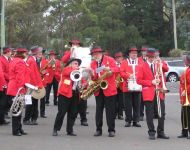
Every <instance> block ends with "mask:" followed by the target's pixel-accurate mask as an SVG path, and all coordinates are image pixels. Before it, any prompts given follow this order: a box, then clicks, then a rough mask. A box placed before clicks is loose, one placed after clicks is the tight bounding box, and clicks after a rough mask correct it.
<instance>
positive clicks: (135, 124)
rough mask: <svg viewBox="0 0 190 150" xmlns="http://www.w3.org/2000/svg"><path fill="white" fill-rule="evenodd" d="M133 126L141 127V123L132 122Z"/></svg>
mask: <svg viewBox="0 0 190 150" xmlns="http://www.w3.org/2000/svg"><path fill="white" fill-rule="evenodd" d="M133 127H141V125H140V124H139V123H138V122H133Z"/></svg>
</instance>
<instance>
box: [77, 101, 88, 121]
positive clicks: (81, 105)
mask: <svg viewBox="0 0 190 150" xmlns="http://www.w3.org/2000/svg"><path fill="white" fill-rule="evenodd" d="M86 110H87V100H82V99H81V100H80V101H79V102H78V113H79V115H80V119H81V122H86V121H87V118H86Z"/></svg>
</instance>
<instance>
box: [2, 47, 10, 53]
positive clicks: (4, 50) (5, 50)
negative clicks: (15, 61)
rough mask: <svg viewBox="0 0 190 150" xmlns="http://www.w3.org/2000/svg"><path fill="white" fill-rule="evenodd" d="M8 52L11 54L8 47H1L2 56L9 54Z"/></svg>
mask: <svg viewBox="0 0 190 150" xmlns="http://www.w3.org/2000/svg"><path fill="white" fill-rule="evenodd" d="M9 52H11V48H10V47H3V54H6V53H9Z"/></svg>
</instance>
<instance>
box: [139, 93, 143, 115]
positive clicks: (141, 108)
mask: <svg viewBox="0 0 190 150" xmlns="http://www.w3.org/2000/svg"><path fill="white" fill-rule="evenodd" d="M140 116H141V117H144V101H143V97H142V94H141V105H140Z"/></svg>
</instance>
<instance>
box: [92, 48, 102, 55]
mask: <svg viewBox="0 0 190 150" xmlns="http://www.w3.org/2000/svg"><path fill="white" fill-rule="evenodd" d="M97 52H104V51H103V50H102V48H101V47H95V48H93V49H92V50H91V52H90V55H92V54H94V53H97Z"/></svg>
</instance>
